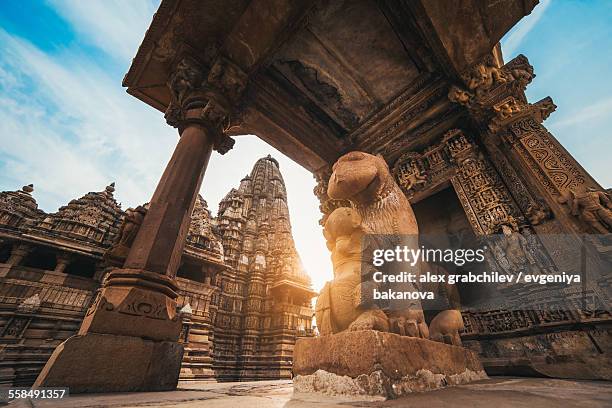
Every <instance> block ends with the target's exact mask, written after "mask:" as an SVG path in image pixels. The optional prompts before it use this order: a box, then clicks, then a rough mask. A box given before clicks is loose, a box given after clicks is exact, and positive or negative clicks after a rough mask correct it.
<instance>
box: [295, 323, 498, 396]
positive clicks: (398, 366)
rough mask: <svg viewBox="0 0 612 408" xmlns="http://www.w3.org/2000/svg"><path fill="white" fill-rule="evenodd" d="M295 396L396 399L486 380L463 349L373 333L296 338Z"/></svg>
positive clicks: (358, 332)
mask: <svg viewBox="0 0 612 408" xmlns="http://www.w3.org/2000/svg"><path fill="white" fill-rule="evenodd" d="M293 372H294V388H295V391H296V392H321V393H324V394H329V395H355V396H363V395H370V396H379V397H384V398H397V397H399V396H401V395H403V394H407V393H411V392H417V391H428V390H433V389H436V388H441V387H444V386H448V385H457V384H465V383H468V382H471V381H476V380H480V379H485V378H487V376H486V374H485V372H484V369H483V367H482V364H481V363H480V361H479V359H478V357H477V355H476V354H475V353H474V352H472V351H470V350H467V349H465V348H463V347H457V346H451V345H448V344H444V343H438V342H434V341H431V340H425V339H421V338H415V337H406V336H399V335H397V334H393V333H383V332H378V331H373V330H366V331H354V332H342V333H338V334H333V335H330V336H322V337H315V338H303V339H299V340H298V341H297V342H296V344H295V349H294V353H293Z"/></svg>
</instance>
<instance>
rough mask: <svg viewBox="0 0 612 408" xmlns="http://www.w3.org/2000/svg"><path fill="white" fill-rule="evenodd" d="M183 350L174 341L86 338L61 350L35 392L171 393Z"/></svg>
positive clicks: (75, 339) (70, 340) (107, 336)
mask: <svg viewBox="0 0 612 408" xmlns="http://www.w3.org/2000/svg"><path fill="white" fill-rule="evenodd" d="M182 358H183V346H182V345H181V344H179V343H176V342H171V341H151V340H144V339H142V338H140V337H129V336H116V335H111V334H95V333H87V334H85V335H76V336H72V337H70V338H68V339H67V340H66V341H65V342H63V343H62V344H60V345H59V346H57V348H56V349H55V351H54V352H53V354H52V355H51V358H50V359H49V361H47V364H46V365H45V367H44V368H43V370H42V372H41V373H40V375H39V376H38V378H37V379H36V382H35V383H34V387H68V388H69V389H70V393H71V394H74V393H82V392H127V391H169V390H174V389H175V388H176V385H177V383H178V378H179V371H180V368H181V360H182Z"/></svg>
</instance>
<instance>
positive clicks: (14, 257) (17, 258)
mask: <svg viewBox="0 0 612 408" xmlns="http://www.w3.org/2000/svg"><path fill="white" fill-rule="evenodd" d="M30 251H32V247H31V246H30V245H28V244H14V245H13V249H12V251H11V256H10V258H9V259H8V261H6V263H7V264H8V265H11V266H17V265H19V264H20V263H21V261H23V259H24V258H25V257H26V256H28V254H29V253H30Z"/></svg>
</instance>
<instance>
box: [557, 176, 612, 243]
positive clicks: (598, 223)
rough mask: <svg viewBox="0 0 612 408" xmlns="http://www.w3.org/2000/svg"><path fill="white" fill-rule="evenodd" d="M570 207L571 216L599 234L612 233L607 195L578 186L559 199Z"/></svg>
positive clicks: (611, 220) (611, 209) (610, 206)
mask: <svg viewBox="0 0 612 408" xmlns="http://www.w3.org/2000/svg"><path fill="white" fill-rule="evenodd" d="M559 202H560V203H561V204H564V203H567V204H568V205H569V206H570V209H571V212H572V215H574V216H577V217H579V218H580V219H581V220H582V221H584V222H586V223H587V224H589V225H590V226H591V227H593V229H595V230H596V231H597V232H598V233H600V234H607V233H609V232H612V201H611V200H610V197H609V196H608V194H606V193H605V192H603V191H597V190H595V189H594V188H587V187H585V186H584V185H579V186H578V187H576V188H575V189H574V190H569V192H568V193H567V194H566V195H564V196H562V197H561V198H559Z"/></svg>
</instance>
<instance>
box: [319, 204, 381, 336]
mask: <svg viewBox="0 0 612 408" xmlns="http://www.w3.org/2000/svg"><path fill="white" fill-rule="evenodd" d="M369 232H370V231H368V228H367V227H364V226H363V225H362V223H361V217H360V216H359V214H357V212H356V211H355V210H353V209H352V208H348V207H340V208H337V209H336V210H334V211H333V212H332V213H331V214H330V215H329V217H328V218H327V221H326V222H325V229H324V235H325V239H326V241H327V247H328V249H329V250H330V251H331V253H332V255H331V258H332V264H333V267H334V279H333V280H332V281H330V282H327V283H326V284H325V286H324V287H323V290H322V291H321V294H320V295H319V297H318V298H317V304H316V307H315V313H316V319H317V325H318V327H319V332H320V333H321V335H322V336H326V335H329V334H333V333H339V332H341V331H344V330H351V331H356V330H367V329H373V330H379V331H389V319H388V318H387V316H386V314H385V313H384V312H383V311H382V310H380V309H378V308H376V307H375V306H373V305H371V304H370V302H369V301H367V300H365V299H362V293H361V281H362V275H364V276H365V275H367V274H368V268H369V265H368V263H367V262H366V261H365V260H363V259H362V244H361V242H362V239H363V237H364V235H365V234H367V233H369ZM364 252H365V251H364ZM362 268H363V270H362ZM364 295H366V293H365V291H364ZM368 306H369V307H368Z"/></svg>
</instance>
